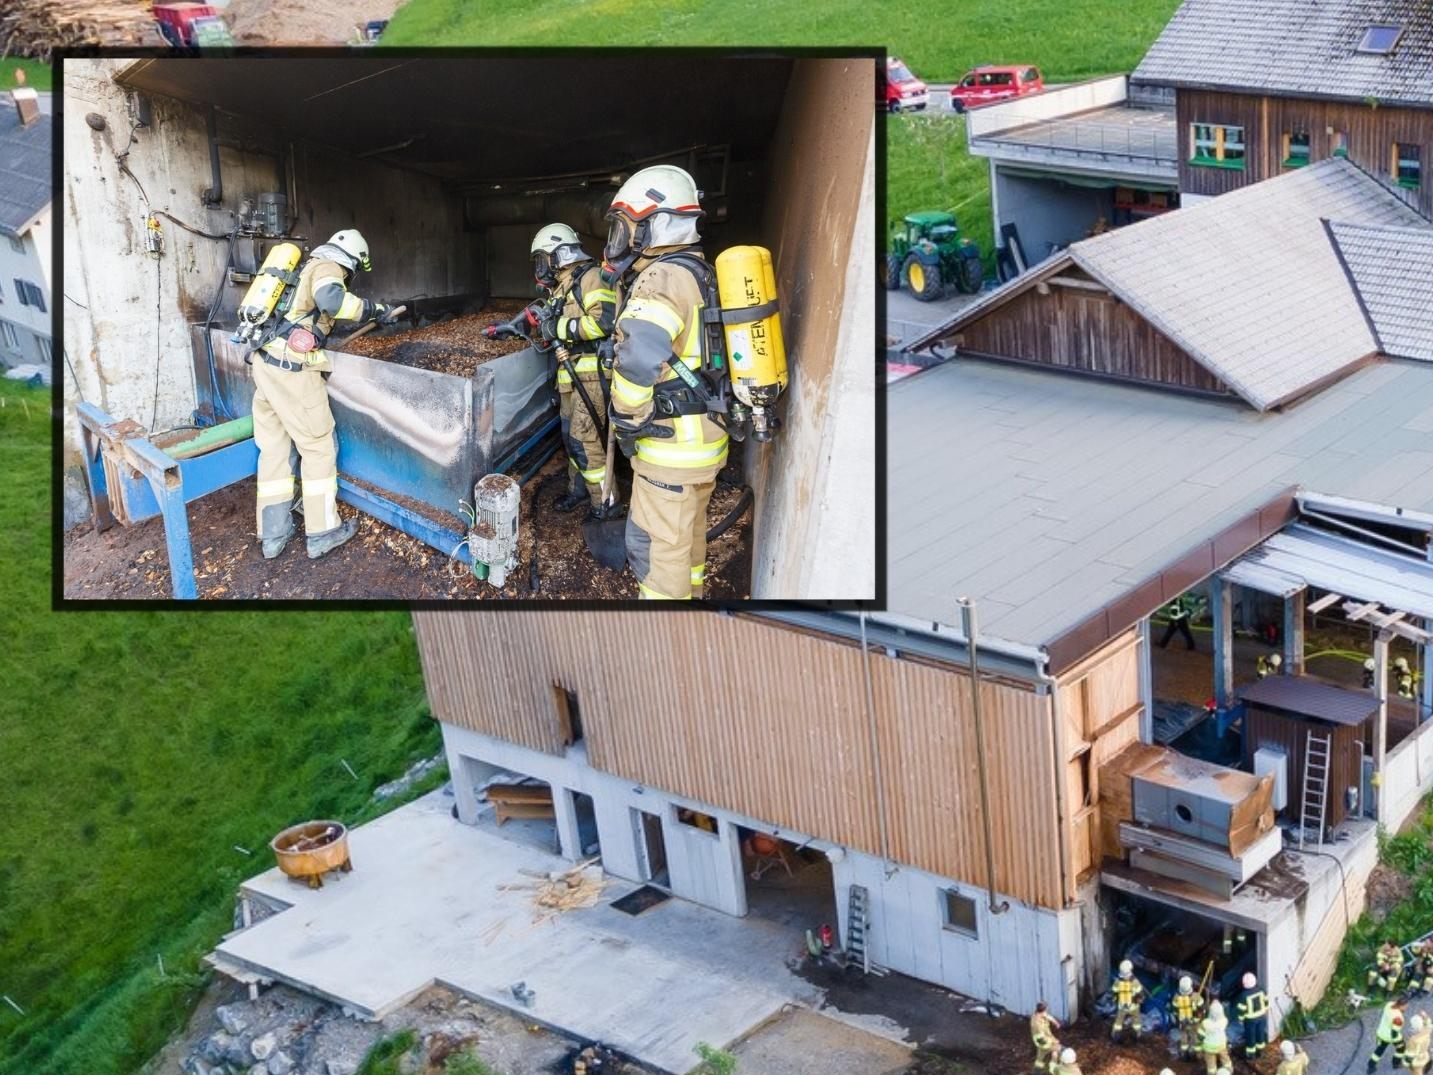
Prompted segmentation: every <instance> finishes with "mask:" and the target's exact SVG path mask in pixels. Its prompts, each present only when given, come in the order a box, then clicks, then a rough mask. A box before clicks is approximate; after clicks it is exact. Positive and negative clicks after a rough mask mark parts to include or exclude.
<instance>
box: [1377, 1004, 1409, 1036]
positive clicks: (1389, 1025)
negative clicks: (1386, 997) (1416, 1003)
mask: <svg viewBox="0 0 1433 1075" xmlns="http://www.w3.org/2000/svg"><path fill="white" fill-rule="evenodd" d="M1378 1040H1379V1041H1386V1042H1388V1043H1389V1044H1391V1045H1397V1044H1399V1043H1400V1042H1401V1041H1402V1040H1403V1013H1402V1012H1401V1011H1399V1010H1398V1009H1397V1008H1395V1007H1394V1006H1393V1002H1392V1001H1389V1002H1388V1003H1387V1004H1385V1005H1384V1006H1383V1016H1382V1018H1380V1019H1379V1020H1378Z"/></svg>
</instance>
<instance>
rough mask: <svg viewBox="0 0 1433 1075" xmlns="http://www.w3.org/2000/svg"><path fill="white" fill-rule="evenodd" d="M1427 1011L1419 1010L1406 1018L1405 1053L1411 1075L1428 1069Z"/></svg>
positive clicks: (1419, 1074)
mask: <svg viewBox="0 0 1433 1075" xmlns="http://www.w3.org/2000/svg"><path fill="white" fill-rule="evenodd" d="M1430 1031H1433V1027H1430V1025H1429V1023H1428V1013H1427V1012H1419V1013H1418V1014H1417V1015H1415V1016H1413V1017H1412V1018H1410V1019H1409V1020H1408V1045H1407V1046H1406V1048H1405V1053H1406V1055H1407V1058H1408V1070H1409V1071H1411V1072H1413V1075H1423V1073H1424V1072H1425V1071H1427V1070H1428V1060H1429V1056H1428V1039H1429V1037H1430Z"/></svg>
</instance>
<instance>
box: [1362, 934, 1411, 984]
mask: <svg viewBox="0 0 1433 1075" xmlns="http://www.w3.org/2000/svg"><path fill="white" fill-rule="evenodd" d="M1402 977H1403V949H1401V948H1399V947H1398V945H1396V944H1394V943H1393V942H1392V941H1384V942H1383V943H1382V944H1381V945H1379V946H1378V951H1377V952H1376V953H1374V957H1373V969H1372V970H1371V971H1369V972H1368V986H1369V988H1370V989H1372V988H1374V987H1375V986H1376V987H1378V988H1379V989H1382V990H1383V991H1384V992H1385V993H1392V992H1393V991H1394V990H1395V989H1397V988H1398V980H1399V979H1400V978H1402Z"/></svg>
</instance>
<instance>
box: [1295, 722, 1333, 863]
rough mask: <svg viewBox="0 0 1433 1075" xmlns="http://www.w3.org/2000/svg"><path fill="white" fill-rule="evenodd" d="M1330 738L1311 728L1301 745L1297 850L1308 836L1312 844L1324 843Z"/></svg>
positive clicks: (1302, 845)
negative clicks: (1301, 790) (1301, 798)
mask: <svg viewBox="0 0 1433 1075" xmlns="http://www.w3.org/2000/svg"><path fill="white" fill-rule="evenodd" d="M1330 739H1331V736H1328V735H1319V734H1317V733H1316V732H1315V731H1314V730H1313V729H1312V728H1310V729H1309V733H1308V738H1307V740H1306V741H1305V744H1304V797H1303V802H1302V803H1301V807H1302V810H1301V813H1300V815H1299V849H1300V850H1303V847H1304V842H1305V841H1306V840H1307V839H1308V838H1309V833H1310V832H1312V833H1313V834H1314V836H1313V842H1314V843H1316V844H1321V843H1323V842H1324V819H1325V818H1326V817H1327V816H1328V815H1327V806H1328V783H1329V741H1330Z"/></svg>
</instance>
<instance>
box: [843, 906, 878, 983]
mask: <svg viewBox="0 0 1433 1075" xmlns="http://www.w3.org/2000/svg"><path fill="white" fill-rule="evenodd" d="M870 925H871V910H870V894H869V893H868V892H867V891H866V886H865V885H852V886H851V895H850V902H849V904H848V907H847V914H846V959H847V961H848V964H849V963H850V962H856V961H859V962H860V964H861V970H862V971H863V972H864V973H866V974H885V973H886V968H885V967H882V966H881V965H880V964H877V963H873V962H871V951H870V949H869V948H867V947H866V938H867V934H868V933H869V932H870Z"/></svg>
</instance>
